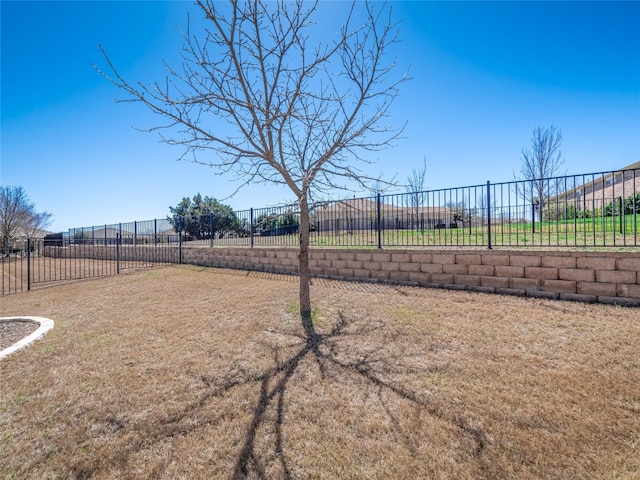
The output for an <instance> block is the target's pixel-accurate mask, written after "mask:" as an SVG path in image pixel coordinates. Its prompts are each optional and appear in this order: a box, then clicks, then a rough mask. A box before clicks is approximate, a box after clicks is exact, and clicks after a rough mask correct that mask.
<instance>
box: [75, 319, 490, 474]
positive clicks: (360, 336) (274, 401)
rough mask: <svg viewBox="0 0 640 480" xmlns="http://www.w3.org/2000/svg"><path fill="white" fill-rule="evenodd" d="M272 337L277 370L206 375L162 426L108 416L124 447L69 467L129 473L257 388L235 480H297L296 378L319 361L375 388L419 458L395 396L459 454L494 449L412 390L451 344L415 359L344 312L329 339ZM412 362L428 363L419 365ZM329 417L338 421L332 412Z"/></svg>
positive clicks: (338, 377)
mask: <svg viewBox="0 0 640 480" xmlns="http://www.w3.org/2000/svg"><path fill="white" fill-rule="evenodd" d="M378 330H379V331H378ZM267 332H268V334H269V337H271V338H270V339H269V340H268V341H266V342H264V344H265V346H266V347H267V348H268V349H269V351H270V354H271V359H270V360H269V362H270V364H271V366H270V367H269V368H266V369H265V368H262V369H261V370H259V371H257V372H256V371H254V372H251V371H248V369H242V368H231V369H229V370H228V372H227V373H226V374H225V376H224V378H222V379H221V378H220V377H213V376H206V375H204V376H200V377H199V380H200V381H202V383H203V384H204V387H205V390H204V391H203V392H202V394H201V395H200V396H199V397H197V398H195V399H193V401H192V402H190V403H189V404H188V405H187V406H185V407H184V408H180V409H178V410H177V411H174V412H173V413H172V414H169V415H167V416H165V417H163V418H162V420H161V421H157V422H153V423H150V422H148V421H143V422H140V423H134V424H125V423H122V422H120V421H119V420H118V418H117V414H114V415H111V414H109V415H108V416H107V417H105V418H102V420H101V421H102V423H104V428H105V429H107V430H110V431H115V432H118V431H119V432H124V431H126V432H127V435H126V437H127V442H126V445H123V444H122V443H120V444H119V446H117V447H115V448H112V449H109V451H108V452H106V453H105V457H103V458H102V459H101V460H97V459H96V458H86V459H84V458H83V459H80V460H79V461H76V462H74V463H73V464H72V465H68V466H67V467H68V468H69V469H70V470H71V472H72V473H73V475H74V477H75V478H90V477H92V476H93V475H94V474H97V472H99V471H102V470H105V469H106V471H109V470H110V469H114V468H115V469H118V470H119V471H121V472H126V471H128V470H129V467H130V466H131V461H132V460H131V458H132V455H133V454H134V453H135V452H137V451H139V450H140V449H145V448H148V447H149V446H150V445H153V444H156V443H160V442H162V441H163V440H164V439H168V438H173V437H177V436H181V435H189V434H190V433H192V432H193V431H194V430H197V429H201V428H203V427H206V426H207V425H209V424H213V423H214V422H215V421H216V419H215V418H212V417H208V416H207V415H204V416H201V415H200V413H201V412H202V410H203V409H206V408H207V403H208V402H209V401H210V400H212V399H214V398H224V397H229V396H233V395H234V392H235V391H236V390H239V389H242V388H243V387H245V386H255V387H256V390H257V391H258V393H257V398H256V399H255V401H254V402H253V405H254V406H253V410H252V412H251V418H250V420H249V421H248V422H247V424H246V430H245V432H244V434H243V435H242V437H241V441H240V445H239V448H238V450H237V456H236V457H235V461H234V466H233V473H232V478H234V479H243V478H262V479H266V478H270V477H271V476H273V471H274V468H275V469H276V470H279V472H278V474H277V476H278V477H281V478H286V479H291V478H294V477H296V476H297V475H296V472H295V471H294V470H295V467H292V464H293V462H292V461H290V457H291V452H290V451H289V452H288V451H287V446H286V441H285V440H286V438H285V432H284V428H285V426H286V419H285V414H286V409H287V390H288V388H289V387H290V386H291V385H290V384H291V381H292V379H293V377H294V375H295V374H296V372H298V371H300V366H301V364H302V362H303V361H311V362H313V363H314V364H315V365H316V366H317V371H318V373H319V375H320V378H321V379H323V380H327V381H328V382H331V383H339V382H341V381H345V382H348V385H346V386H347V388H349V387H352V386H353V385H354V382H353V379H354V378H355V379H360V383H361V385H369V386H370V387H371V391H373V392H375V395H376V396H377V401H378V404H379V405H380V406H381V407H382V408H381V410H382V411H383V414H384V415H386V416H387V418H388V420H389V424H390V425H391V428H392V429H393V432H394V435H395V436H396V439H397V440H398V442H397V443H398V444H400V445H402V447H403V448H405V449H406V450H407V451H408V452H409V453H410V455H411V456H413V457H417V456H418V455H419V447H420V441H419V440H417V439H416V438H415V435H413V436H412V434H411V431H408V430H406V429H404V428H403V424H402V421H403V418H401V417H400V416H399V415H398V414H397V413H394V410H393V406H392V405H390V404H391V403H392V401H393V399H394V398H395V399H397V400H400V401H404V402H408V403H409V404H411V405H413V406H414V407H415V408H416V410H417V411H418V414H423V413H424V414H427V415H429V416H430V417H432V418H433V419H435V420H437V421H439V422H444V423H445V424H447V425H449V426H450V427H451V428H452V429H453V430H454V431H455V430H457V431H458V434H459V436H460V437H459V440H460V441H458V442H456V443H457V444H458V445H459V446H458V447H456V448H460V449H463V450H464V451H463V452H462V453H463V454H465V455H468V456H471V457H476V458H478V459H480V458H481V456H482V454H483V451H484V449H485V448H486V447H487V445H488V444H489V440H488V437H487V435H486V434H485V433H484V432H483V431H481V430H480V429H477V428H474V427H473V426H471V425H470V423H469V422H468V421H466V420H465V419H464V418H462V416H459V415H457V414H455V413H452V411H453V410H455V409H454V408H451V407H447V406H446V405H445V406H443V405H442V404H439V403H438V402H437V401H436V399H434V398H433V397H431V396H430V395H429V392H425V391H424V388H415V389H412V388H411V386H410V380H411V379H415V378H420V376H424V375H430V374H438V373H439V372H441V371H445V370H447V369H448V364H447V363H446V362H439V361H437V360H435V361H434V360H432V361H426V362H425V361H424V357H425V354H427V353H428V354H430V355H432V356H433V357H434V358H436V359H437V358H438V356H439V353H440V350H441V348H444V349H446V348H447V347H446V346H445V347H443V346H432V347H426V348H427V350H428V351H427V352H424V351H420V352H417V353H415V354H412V353H411V352H409V351H407V350H402V349H401V348H400V347H398V345H397V344H396V343H395V342H394V338H395V337H394V335H397V336H398V337H399V336H401V335H403V334H402V332H399V331H395V332H389V331H387V330H386V327H385V326H384V325H383V324H382V323H378V324H376V323H375V322H372V321H370V320H368V321H367V322H360V323H359V322H356V321H349V320H348V319H347V318H346V317H345V315H344V314H342V313H340V314H338V316H337V321H336V323H335V325H333V326H332V327H331V328H330V330H328V331H327V332H324V333H322V332H318V331H316V329H315V328H314V327H313V326H312V325H311V324H309V325H308V326H307V328H305V329H304V331H303V332H301V331H300V329H299V328H297V329H296V330H293V331H277V330H268V331H267ZM381 339H384V341H383V340H381ZM429 348H431V350H429ZM401 350H402V351H401ZM398 352H400V353H398ZM412 356H415V357H420V358H417V359H416V362H415V363H414V364H413V365H412V364H411V361H412V358H411V357H412ZM250 368H254V367H253V366H252V367H250ZM255 368H256V369H259V368H260V367H255ZM307 373H308V372H305V374H307ZM403 379H404V380H403ZM355 383H358V382H355ZM356 388H362V386H360V387H356ZM321 414H322V415H331V412H321ZM196 418H197V419H198V420H197V421H196ZM261 429H269V430H270V432H269V433H270V434H271V433H272V434H273V436H274V441H273V444H272V445H273V446H272V451H270V452H267V453H266V452H265V449H264V445H261V444H260V442H263V438H261V437H260V431H261ZM270 448H271V447H270ZM288 448H289V449H291V447H288ZM165 466H166V465H165ZM165 466H163V465H162V462H161V464H160V465H158V467H157V469H159V470H158V471H162V470H163V469H164V468H165ZM276 467H278V468H276Z"/></svg>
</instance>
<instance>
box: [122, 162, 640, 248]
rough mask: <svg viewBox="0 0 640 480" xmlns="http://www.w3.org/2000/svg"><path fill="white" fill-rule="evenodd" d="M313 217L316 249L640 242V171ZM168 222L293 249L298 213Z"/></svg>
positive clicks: (289, 209) (240, 242) (192, 234)
mask: <svg viewBox="0 0 640 480" xmlns="http://www.w3.org/2000/svg"><path fill="white" fill-rule="evenodd" d="M310 221H311V245H312V246H315V247H323V246H328V247H334V246H348V247H374V248H389V247H431V246H433V247H443V246H445V247H458V246H475V247H487V248H493V247H516V248H519V247H638V246H640V241H639V237H638V233H639V228H640V168H636V169H629V170H620V171H611V172H600V173H591V174H581V175H571V176H562V177H554V178H549V179H537V180H532V181H524V180H522V181H513V182H503V183H491V182H487V183H486V184H483V185H472V186H467V187H458V188H447V189H440V190H430V191H423V192H413V193H401V194H391V195H375V196H371V197H364V198H351V199H345V200H338V201H322V202H316V203H315V204H314V205H313V206H312V209H311V219H310ZM170 224H171V225H172V227H173V228H174V229H175V231H179V232H180V233H181V237H182V238H183V239H184V241H185V242H187V243H188V244H191V245H198V244H199V245H209V246H214V245H234V246H244V247H259V246H283V247H286V246H296V245H298V237H297V234H298V229H299V225H300V218H299V212H298V210H297V208H296V206H295V205H290V206H279V207H271V208H258V209H249V210H241V211H235V212H234V215H233V216H229V215H228V214H225V215H224V218H216V215H215V214H211V213H209V214H207V213H205V214H202V215H199V216H197V217H188V218H177V217H176V218H173V219H171V221H170ZM130 230H131V227H130ZM176 235H177V233H176Z"/></svg>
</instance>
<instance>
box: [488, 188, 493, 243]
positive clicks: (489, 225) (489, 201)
mask: <svg viewBox="0 0 640 480" xmlns="http://www.w3.org/2000/svg"><path fill="white" fill-rule="evenodd" d="M487 248H488V249H489V250H491V249H492V248H493V247H492V245H491V182H490V181H489V180H487Z"/></svg>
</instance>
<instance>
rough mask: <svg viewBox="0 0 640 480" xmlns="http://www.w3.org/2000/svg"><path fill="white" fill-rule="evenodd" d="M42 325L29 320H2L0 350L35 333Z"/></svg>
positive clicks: (0, 322) (0, 325) (0, 324)
mask: <svg viewBox="0 0 640 480" xmlns="http://www.w3.org/2000/svg"><path fill="white" fill-rule="evenodd" d="M39 326H40V325H39V324H38V323H36V322H31V321H29V320H9V321H2V320H0V350H4V349H5V348H8V347H10V346H11V345H13V344H14V343H16V342H18V341H20V340H22V339H23V338H24V337H26V336H28V335H30V334H32V333H33V332H35V331H36V330H37V329H38V327H39Z"/></svg>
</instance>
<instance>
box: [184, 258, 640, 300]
mask: <svg viewBox="0 0 640 480" xmlns="http://www.w3.org/2000/svg"><path fill="white" fill-rule="evenodd" d="M182 259H183V263H187V264H194V265H203V266H210V267H221V268H234V269H242V270H257V271H264V272H273V273H287V274H296V273H298V251H297V249H287V248H282V247H278V248H253V249H249V248H220V247H215V248H202V247H185V248H184V249H183V257H182ZM310 266H311V273H312V275H313V276H316V277H325V278H335V279H341V280H357V281H369V282H388V283H397V284H407V285H418V286H425V287H437V288H451V289H458V290H471V291H480V292H488V293H499V294H509V295H524V296H532V297H541V298H551V299H561V300H577V301H583V302H600V303H615V304H619V305H626V306H640V253H630V252H629V253H627V252H625V253H623V252H606V251H603V252H579V251H575V252H574V251H561V252H555V251H517V250H464V251H454V250H428V251H427V250H358V249H313V250H311V252H310Z"/></svg>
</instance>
